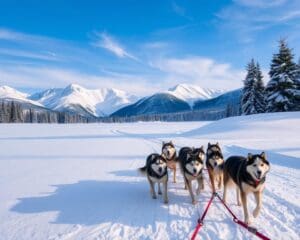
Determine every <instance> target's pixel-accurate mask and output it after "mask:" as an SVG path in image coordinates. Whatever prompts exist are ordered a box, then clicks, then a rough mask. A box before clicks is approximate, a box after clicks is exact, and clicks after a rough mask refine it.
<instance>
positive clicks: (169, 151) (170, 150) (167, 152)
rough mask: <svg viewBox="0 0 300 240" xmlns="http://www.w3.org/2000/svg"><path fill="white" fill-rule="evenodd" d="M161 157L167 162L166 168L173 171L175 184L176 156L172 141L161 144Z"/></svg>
mask: <svg viewBox="0 0 300 240" xmlns="http://www.w3.org/2000/svg"><path fill="white" fill-rule="evenodd" d="M161 152H162V153H161V155H162V156H163V157H164V158H165V159H166V160H167V166H168V168H170V169H171V170H173V182H174V183H176V164H177V156H176V149H175V146H174V144H173V142H172V141H170V142H163V143H162V148H161Z"/></svg>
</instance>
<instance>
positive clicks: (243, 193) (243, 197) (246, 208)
mask: <svg viewBox="0 0 300 240" xmlns="http://www.w3.org/2000/svg"><path fill="white" fill-rule="evenodd" d="M241 198H242V204H243V210H244V219H245V223H246V224H250V218H249V213H248V206H247V194H246V193H245V192H244V191H243V190H241Z"/></svg>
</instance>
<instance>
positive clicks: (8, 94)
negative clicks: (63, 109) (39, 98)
mask: <svg viewBox="0 0 300 240" xmlns="http://www.w3.org/2000/svg"><path fill="white" fill-rule="evenodd" d="M0 99H2V100H7V101H15V102H19V103H23V104H25V103H26V104H29V105H35V106H38V107H42V105H41V104H40V103H38V102H36V101H32V100H30V99H28V94H26V93H22V92H20V91H17V90H16V89H14V88H11V87H8V86H0Z"/></svg>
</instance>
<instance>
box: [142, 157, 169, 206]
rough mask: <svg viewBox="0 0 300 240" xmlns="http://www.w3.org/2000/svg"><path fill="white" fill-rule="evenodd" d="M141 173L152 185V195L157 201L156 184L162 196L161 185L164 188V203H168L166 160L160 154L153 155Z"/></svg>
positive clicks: (148, 158)
mask: <svg viewBox="0 0 300 240" xmlns="http://www.w3.org/2000/svg"><path fill="white" fill-rule="evenodd" d="M139 171H140V172H141V173H142V174H144V175H146V176H147V179H148V182H149V184H150V194H151V196H152V198H154V199H156V192H155V183H157V185H158V194H162V192H161V189H160V183H162V184H163V187H164V203H168V201H169V200H168V168H167V162H166V160H165V159H164V158H163V157H162V156H161V155H159V154H156V153H153V154H150V155H149V156H148V157H147V161H146V165H145V166H144V167H142V168H139Z"/></svg>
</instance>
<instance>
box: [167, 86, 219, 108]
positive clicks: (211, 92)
mask: <svg viewBox="0 0 300 240" xmlns="http://www.w3.org/2000/svg"><path fill="white" fill-rule="evenodd" d="M167 93H170V94H172V95H173V96H175V97H177V98H179V99H182V100H184V101H186V102H188V103H189V105H190V106H191V107H192V106H193V104H194V102H195V101H197V100H207V99H211V98H214V97H218V96H219V95H221V94H222V93H224V90H217V89H210V88H202V87H200V86H197V85H193V84H178V85H176V86H175V87H173V88H170V89H169V90H168V91H167Z"/></svg>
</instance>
